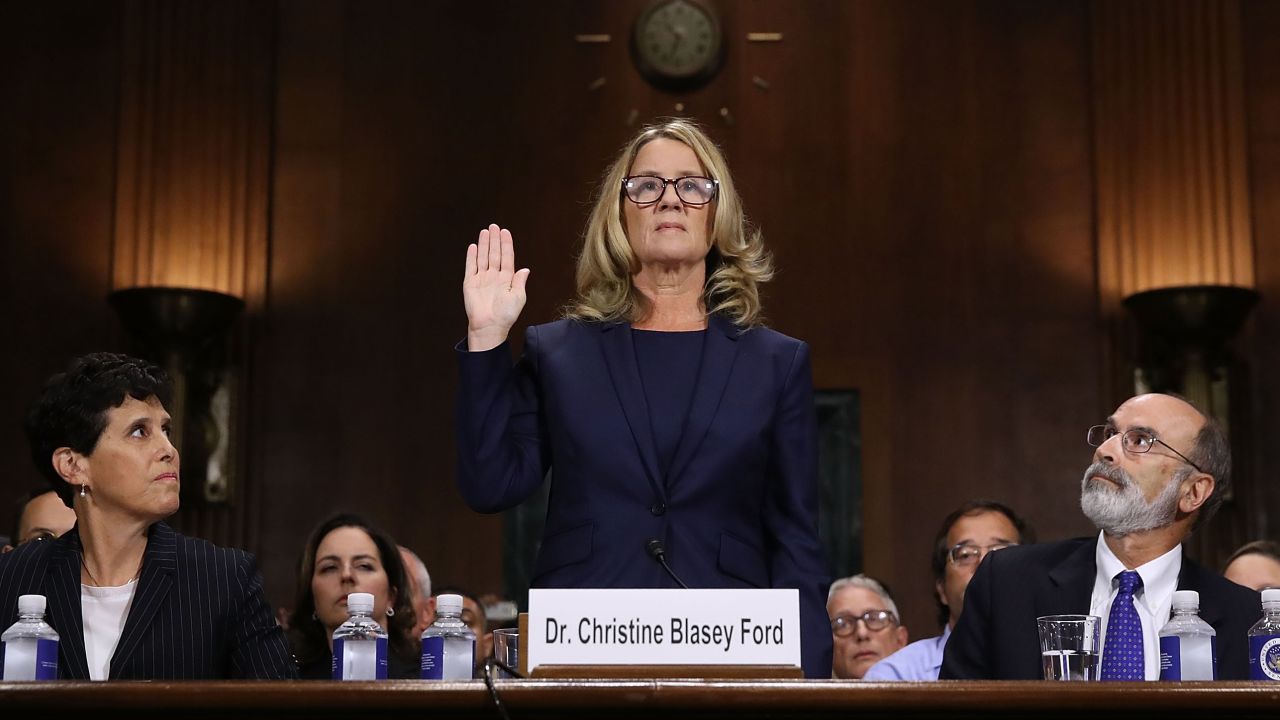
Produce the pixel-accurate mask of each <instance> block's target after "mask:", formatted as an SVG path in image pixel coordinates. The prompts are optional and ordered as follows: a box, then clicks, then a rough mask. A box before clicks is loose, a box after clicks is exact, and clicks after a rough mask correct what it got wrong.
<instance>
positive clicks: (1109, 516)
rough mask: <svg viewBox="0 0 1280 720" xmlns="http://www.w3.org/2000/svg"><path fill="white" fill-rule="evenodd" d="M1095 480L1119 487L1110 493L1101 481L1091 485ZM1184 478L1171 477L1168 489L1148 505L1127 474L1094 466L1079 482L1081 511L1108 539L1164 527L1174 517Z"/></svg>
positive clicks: (1182, 475) (1180, 474)
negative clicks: (1104, 479)
mask: <svg viewBox="0 0 1280 720" xmlns="http://www.w3.org/2000/svg"><path fill="white" fill-rule="evenodd" d="M1094 476H1099V477H1104V478H1107V479H1108V480H1111V481H1113V482H1115V483H1116V484H1117V485H1119V487H1117V488H1114V489H1113V488H1109V487H1106V486H1105V485H1104V483H1103V482H1102V481H1095V482H1091V481H1090V478H1092V477H1094ZM1186 477H1187V473H1186V472H1185V471H1182V470H1179V471H1178V472H1176V473H1174V475H1173V477H1172V478H1171V479H1170V480H1169V485H1168V486H1167V487H1165V489H1164V490H1161V491H1160V494H1159V495H1158V496H1156V498H1155V499H1154V500H1152V501H1151V502H1150V503H1148V502H1147V500H1146V498H1144V497H1143V496H1142V489H1141V488H1139V487H1138V484H1137V483H1135V482H1134V481H1133V478H1131V477H1129V473H1127V472H1125V471H1124V470H1122V469H1120V468H1118V467H1116V466H1115V465H1107V464H1106V463H1101V462H1095V463H1094V464H1092V465H1090V466H1089V469H1088V470H1085V471H1084V480H1082V481H1081V482H1080V509H1081V510H1083V511H1084V514H1085V517H1088V518H1089V519H1090V520H1092V521H1093V524H1094V525H1096V526H1098V529H1100V530H1102V531H1103V532H1105V533H1107V534H1108V535H1128V534H1130V533H1135V532H1141V531H1143V530H1151V529H1154V528H1158V527H1164V526H1165V525H1168V524H1169V523H1171V522H1173V519H1174V518H1175V517H1177V514H1178V495H1179V491H1180V490H1181V489H1182V481H1183V480H1184V479H1186Z"/></svg>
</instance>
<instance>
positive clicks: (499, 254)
mask: <svg viewBox="0 0 1280 720" xmlns="http://www.w3.org/2000/svg"><path fill="white" fill-rule="evenodd" d="M515 268H516V251H515V246H514V244H513V243H512V241H511V231H510V230H506V229H502V228H499V227H498V226H497V225H490V226H489V227H487V228H485V229H484V230H481V231H480V238H479V239H478V240H477V241H476V242H474V243H472V244H471V245H468V246H467V267H466V271H465V273H464V274H463V278H462V300H463V304H464V305H465V306H466V309H467V350H470V351H472V352H476V351H481V350H492V349H493V348H495V347H498V346H499V345H501V344H502V343H503V342H504V341H505V340H506V339H507V333H509V332H510V331H511V326H512V325H515V324H516V319H517V318H519V317H520V311H521V310H523V309H524V302H525V297H526V296H525V291H524V286H525V282H526V281H528V279H529V268H522V269H521V270H518V271H517V270H516V269H515Z"/></svg>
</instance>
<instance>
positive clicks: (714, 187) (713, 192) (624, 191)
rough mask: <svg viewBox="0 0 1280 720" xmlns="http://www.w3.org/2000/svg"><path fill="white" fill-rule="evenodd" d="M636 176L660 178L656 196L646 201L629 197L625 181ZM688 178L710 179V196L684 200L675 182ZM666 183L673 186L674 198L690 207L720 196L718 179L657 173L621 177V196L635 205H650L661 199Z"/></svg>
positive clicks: (698, 205) (708, 202)
mask: <svg viewBox="0 0 1280 720" xmlns="http://www.w3.org/2000/svg"><path fill="white" fill-rule="evenodd" d="M636 178H653V179H654V180H661V181H662V189H661V190H659V191H658V197H656V198H654V199H653V200H650V201H648V202H640V201H639V200H635V199H633V198H632V197H631V193H628V192H627V183H629V182H631V181H632V180H635V179H636ZM689 178H702V179H704V180H710V181H711V187H712V190H711V197H709V198H707V199H706V200H704V201H702V202H689V201H688V200H685V199H684V196H683V195H681V194H680V186H679V185H677V184H676V183H678V182H679V181H681V180H688V179H689ZM668 185H670V186H672V187H673V188H675V191H676V198H678V199H679V200H680V202H682V203H684V204H685V205H688V206H690V207H702V206H703V205H707V204H710V203H711V202H712V201H714V200H715V199H716V198H718V197H720V181H719V180H716V179H715V178H713V177H707V176H706V175H682V176H680V177H678V178H664V177H658V176H657V175H630V176H628V177H624V178H622V196H623V197H625V198H626V199H628V200H630V201H631V202H633V203H635V204H636V205H652V204H653V203H656V202H658V201H659V200H661V199H662V196H664V195H666V194H667V186H668Z"/></svg>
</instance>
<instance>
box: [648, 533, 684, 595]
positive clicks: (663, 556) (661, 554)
mask: <svg viewBox="0 0 1280 720" xmlns="http://www.w3.org/2000/svg"><path fill="white" fill-rule="evenodd" d="M644 549H645V550H648V551H649V554H650V555H652V556H653V559H654V560H657V561H658V562H659V563H662V569H663V570H666V571H667V574H668V575H670V576H671V579H672V580H675V581H676V583H677V584H678V585H679V586H680V587H682V588H684V589H685V590H688V589H689V586H688V585H685V584H684V581H683V580H681V579H680V576H679V575H677V574H676V571H675V570H672V569H671V566H670V565H668V564H667V549H666V548H665V547H663V545H662V541H661V540H659V539H658V538H650V539H649V541H648V542H646V543H645V544H644Z"/></svg>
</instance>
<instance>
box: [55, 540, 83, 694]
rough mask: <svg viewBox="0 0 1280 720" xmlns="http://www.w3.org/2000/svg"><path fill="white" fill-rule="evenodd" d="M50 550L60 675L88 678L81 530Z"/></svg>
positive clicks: (72, 678) (76, 678) (71, 678)
mask: <svg viewBox="0 0 1280 720" xmlns="http://www.w3.org/2000/svg"><path fill="white" fill-rule="evenodd" d="M53 542H54V546H53V548H52V549H51V550H50V552H49V567H48V572H49V576H48V577H47V578H46V579H45V583H46V586H47V587H48V592H47V594H48V598H47V602H48V608H49V619H50V620H51V621H52V622H51V623H50V624H51V625H53V626H54V627H56V628H57V629H58V647H59V649H60V655H61V658H60V659H61V662H62V664H63V669H62V672H61V675H62V677H64V678H66V679H69V680H88V679H89V661H88V660H87V659H86V656H85V650H84V618H83V617H82V616H81V612H82V608H81V607H80V553H81V549H80V530H79V528H73V529H72V530H71V531H70V532H68V533H67V534H66V535H63V536H62V537H60V538H58V539H57V540H55V541H53Z"/></svg>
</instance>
